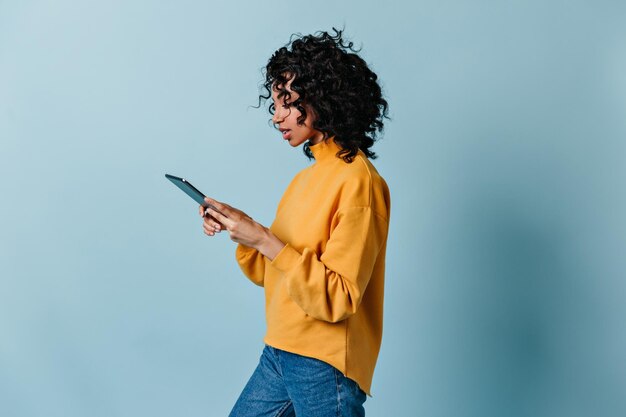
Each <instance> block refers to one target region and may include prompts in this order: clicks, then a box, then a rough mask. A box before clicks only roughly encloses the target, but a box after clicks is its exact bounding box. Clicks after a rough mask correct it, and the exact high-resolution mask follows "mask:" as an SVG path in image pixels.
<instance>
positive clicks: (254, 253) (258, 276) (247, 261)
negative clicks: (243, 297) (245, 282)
mask: <svg viewBox="0 0 626 417" xmlns="http://www.w3.org/2000/svg"><path fill="white" fill-rule="evenodd" d="M235 257H236V258H237V263H238V264H239V267H240V268H241V271H242V272H243V273H244V275H245V276H247V277H248V278H249V279H250V281H252V282H253V283H255V284H256V285H258V286H260V287H262V286H263V283H264V277H265V257H264V256H263V255H262V254H261V253H260V252H259V251H258V250H256V249H254V248H251V247H248V246H245V245H242V244H238V245H237V249H236V251H235Z"/></svg>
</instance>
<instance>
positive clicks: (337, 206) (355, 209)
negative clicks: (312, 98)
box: [236, 139, 390, 395]
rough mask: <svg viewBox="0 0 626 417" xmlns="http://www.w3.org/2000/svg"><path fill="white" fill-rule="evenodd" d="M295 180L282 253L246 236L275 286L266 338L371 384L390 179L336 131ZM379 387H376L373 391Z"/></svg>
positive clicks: (281, 227) (247, 267) (256, 262)
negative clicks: (340, 141)
mask: <svg viewBox="0 0 626 417" xmlns="http://www.w3.org/2000/svg"><path fill="white" fill-rule="evenodd" d="M310 149H311V151H312V152H313V155H314V157H315V163H314V164H312V165H311V166H309V167H307V168H305V169H304V170H302V171H301V172H299V173H298V174H297V175H296V176H295V177H294V179H293V180H292V182H291V184H289V186H288V188H287V190H286V191H285V194H284V195H283V197H282V199H281V201H280V203H279V205H278V208H277V210H276V219H275V220H274V222H273V224H272V226H271V227H270V229H271V231H272V232H273V233H274V234H275V235H276V236H277V237H278V238H279V239H280V240H281V241H283V242H284V243H285V244H286V245H285V247H284V248H283V249H282V250H281V251H280V252H279V253H278V255H277V256H276V257H275V258H274V260H273V261H270V260H269V259H267V258H266V257H265V256H263V255H262V254H260V253H259V252H258V251H257V250H255V249H252V248H249V247H247V246H244V245H239V246H238V247H237V250H236V258H237V262H238V263H239V265H240V267H241V269H242V271H243V272H244V274H245V275H246V276H247V277H248V278H249V279H250V280H251V281H252V282H254V283H255V284H257V285H260V286H263V287H264V288H265V314H266V320H267V333H266V336H265V339H264V341H265V343H267V344H268V345H270V346H273V347H275V348H278V349H282V350H286V351H289V352H293V353H297V354H300V355H303V356H309V357H313V358H317V359H320V360H322V361H324V362H326V363H329V364H331V365H332V366H334V367H335V368H337V369H338V370H340V371H341V372H342V373H343V374H344V375H345V376H346V377H348V378H351V379H352V380H354V381H356V382H357V383H358V384H359V386H360V387H361V389H362V390H363V391H365V392H366V393H367V394H370V387H371V383H372V376H373V374H374V366H375V365H376V359H377V357H378V351H379V349H380V343H381V338H382V330H383V292H384V285H383V284H384V276H385V249H386V242H387V230H388V226H389V209H390V199H389V189H388V188H387V184H386V183H385V181H384V180H383V178H382V177H381V176H380V175H379V174H378V172H377V171H376V169H375V168H374V166H373V165H372V164H371V163H370V161H369V160H368V159H367V157H366V156H365V155H364V154H363V153H362V152H361V151H359V154H358V155H357V156H356V158H355V159H354V160H353V161H352V163H346V162H345V161H344V160H343V159H341V158H338V157H337V156H336V154H337V152H339V150H340V148H339V146H338V145H337V144H336V143H335V142H334V141H333V140H332V139H329V140H328V141H326V142H321V143H319V144H316V145H313V146H311V148H310ZM370 395H371V394H370Z"/></svg>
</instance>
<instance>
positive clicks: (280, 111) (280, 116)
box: [272, 106, 285, 123]
mask: <svg viewBox="0 0 626 417" xmlns="http://www.w3.org/2000/svg"><path fill="white" fill-rule="evenodd" d="M284 119H285V109H284V108H283V106H277V107H276V108H275V109H274V115H273V116H272V123H280V122H282V121H283V120H284Z"/></svg>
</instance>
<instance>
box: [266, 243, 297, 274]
mask: <svg viewBox="0 0 626 417" xmlns="http://www.w3.org/2000/svg"><path fill="white" fill-rule="evenodd" d="M301 256H302V255H301V254H300V252H298V251H297V250H295V249H294V248H293V246H291V245H290V244H289V243H287V244H286V245H285V246H284V247H283V248H282V249H281V250H280V252H278V255H276V257H275V258H274V260H273V261H272V263H271V265H272V266H273V267H275V268H276V269H278V270H280V271H282V272H287V271H289V270H290V269H292V268H293V267H295V266H296V265H297V264H298V262H300V257H301Z"/></svg>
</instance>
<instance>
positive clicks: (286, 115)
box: [272, 78, 324, 148]
mask: <svg viewBox="0 0 626 417" xmlns="http://www.w3.org/2000/svg"><path fill="white" fill-rule="evenodd" d="M291 80H293V78H292V79H291ZM291 80H289V82H288V83H287V84H286V85H285V89H286V90H287V91H288V92H289V93H290V94H291V97H290V98H289V102H286V101H285V97H284V96H283V97H280V98H279V97H278V94H279V91H278V90H277V89H276V87H274V88H273V89H272V100H273V101H274V108H275V111H274V116H273V117H272V123H274V124H275V125H277V126H278V129H279V130H280V132H281V133H282V135H283V139H284V140H286V141H288V142H289V144H290V145H291V146H293V147H294V148H295V147H297V146H300V145H302V144H303V143H304V142H306V141H307V140H308V141H309V143H310V144H311V145H315V144H316V143H319V142H320V141H321V140H322V139H323V137H324V134H323V133H322V132H320V131H319V130H315V129H313V128H312V127H311V126H312V124H313V117H312V115H311V113H312V112H311V111H307V117H306V119H305V120H304V123H303V124H298V118H299V117H300V116H301V115H302V113H301V112H300V111H299V110H298V109H297V108H296V107H295V106H292V105H290V103H293V102H294V101H296V100H297V99H298V97H299V95H298V93H296V92H295V91H293V90H291V87H290V85H291Z"/></svg>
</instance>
